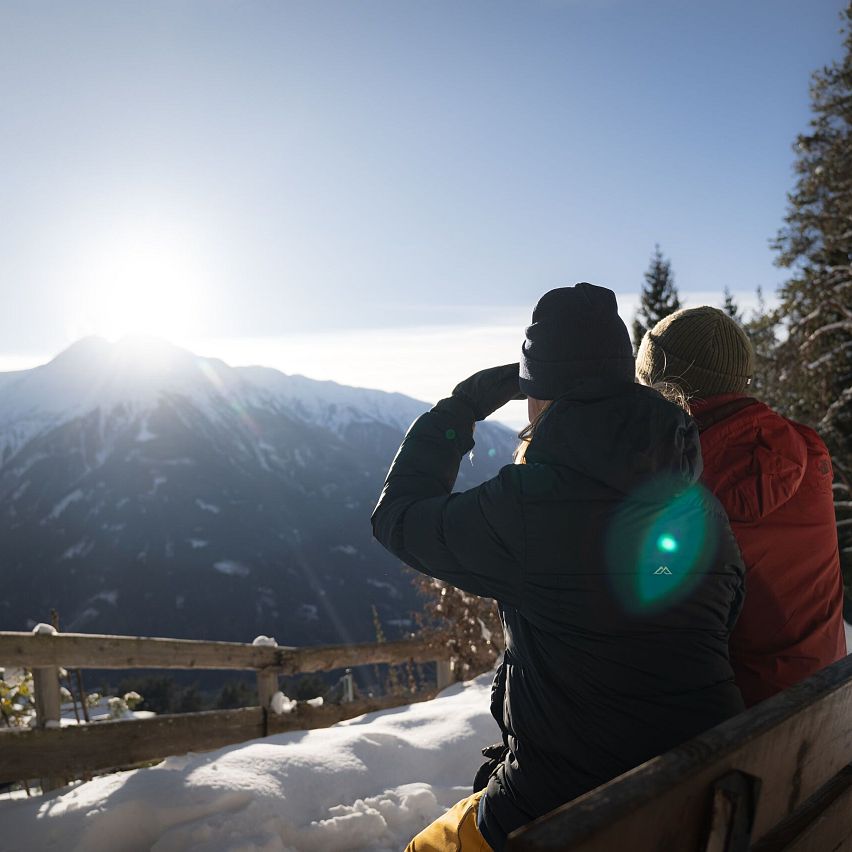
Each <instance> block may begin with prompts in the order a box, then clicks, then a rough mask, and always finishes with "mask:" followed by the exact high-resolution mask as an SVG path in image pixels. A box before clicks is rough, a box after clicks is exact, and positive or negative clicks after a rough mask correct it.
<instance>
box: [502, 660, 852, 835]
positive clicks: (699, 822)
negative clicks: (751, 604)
mask: <svg viewBox="0 0 852 852" xmlns="http://www.w3.org/2000/svg"><path fill="white" fill-rule="evenodd" d="M849 764H852V656H849V657H846V658H845V659H843V660H840V661H839V662H837V663H834V664H833V665H831V666H829V667H828V668H825V669H823V670H822V671H820V672H818V673H817V674H815V675H813V676H812V677H810V678H808V680H806V681H803V682H802V683H800V684H797V685H796V686H794V687H792V688H791V689H788V690H786V691H785V692H783V693H781V694H779V695H776V696H774V697H773V698H770V699H769V700H768V701H764V702H762V703H761V704H759V705H757V706H755V707H753V708H751V709H750V710H748V711H747V712H745V713H742V714H740V715H739V716H737V717H735V718H733V719H729V720H728V721H727V722H725V723H723V724H721V725H719V726H717V727H716V728H713V729H712V730H709V731H707V732H706V733H704V734H702V735H701V736H699V737H696V738H695V739H693V740H690V741H689V742H687V743H684V744H683V745H681V746H679V747H678V748H675V749H673V750H672V751H670V752H667V753H666V754H663V755H661V756H659V757H657V758H654V759H653V760H650V761H648V762H647V763H645V764H643V765H641V766H639V767H636V768H635V769H633V770H631V771H630V772H627V773H625V774H624V775H620V776H619V777H618V778H615V779H613V780H612V781H610V782H609V783H607V784H604V785H603V786H601V787H598V788H597V789H596V790H593V791H591V792H589V793H587V794H586V795H584V796H581V797H580V798H578V799H575V800H574V801H572V802H569V803H568V804H566V805H563V806H562V807H560V808H557V809H556V810H555V811H552V812H551V813H549V814H547V815H546V816H543V817H541V818H540V819H538V820H536V821H535V822H533V823H530V825H528V826H526V827H524V828H523V829H520V830H519V831H517V832H515V833H514V834H513V835H512V836H511V838H510V840H509V844H508V847H507V848H508V849H509V850H511V852H532V850H535V852H556V850H564V852H569V850H570V852H620V850H631V852H739V850H741V849H754V850H760V852H774V850H775V849H782V848H783V849H793V848H795V849H796V850H805V849H813V850H815V852H819V850H830V849H840V848H844V849H845V848H847V846H846V845H838V843H840V844H844V841H845V843H846V844H849V847H848V848H850V849H852V769H850V768H848V767H849ZM838 836H839V840H838ZM832 838H834V840H832ZM790 844H794V845H790Z"/></svg>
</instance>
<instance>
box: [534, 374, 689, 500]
mask: <svg viewBox="0 0 852 852" xmlns="http://www.w3.org/2000/svg"><path fill="white" fill-rule="evenodd" d="M525 458H526V460H527V461H528V462H531V463H535V462H542V463H547V464H556V465H564V466H566V467H569V468H571V469H572V470H574V471H576V472H578V473H581V474H583V475H584V476H587V477H589V478H590V479H593V480H596V481H598V482H601V483H603V484H604V485H606V486H608V487H610V488H613V489H615V490H616V491H618V492H620V493H622V494H632V493H635V492H636V490H637V489H640V488H642V487H643V486H646V485H650V484H652V483H655V482H659V483H665V486H664V487H665V490H667V491H668V490H673V491H679V490H683V489H685V488H688V487H689V486H690V485H692V484H693V483H694V482H696V481H697V480H698V479H699V477H700V476H701V472H702V469H703V465H702V460H701V444H700V438H699V434H698V427H697V425H696V424H695V422H694V421H693V420H692V418H691V417H690V416H689V415H688V414H686V412H685V411H683V409H681V408H679V407H678V406H676V405H674V404H673V403H671V402H669V401H668V400H666V399H664V398H663V397H662V396H661V395H660V394H659V393H658V392H657V391H655V390H653V389H652V388H649V387H646V386H644V385H638V384H632V383H629V384H628V383H626V382H608V381H603V380H596V379H587V380H584V381H581V382H578V383H577V385H576V386H575V387H574V388H572V390H571V391H569V392H568V393H566V394H565V395H564V396H561V397H560V398H559V399H557V400H554V402H553V403H552V404H551V405H550V407H549V408H548V409H547V410H546V411H545V413H544V415H543V416H542V418H541V420H539V422H538V425H537V426H536V429H535V433H534V435H533V437H532V440H531V441H530V445H529V447H528V448H527V451H526V455H525Z"/></svg>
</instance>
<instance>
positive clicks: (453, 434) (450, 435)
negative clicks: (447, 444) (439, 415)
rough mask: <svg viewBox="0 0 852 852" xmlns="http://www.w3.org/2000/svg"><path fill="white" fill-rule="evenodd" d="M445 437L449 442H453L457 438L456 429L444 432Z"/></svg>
mask: <svg viewBox="0 0 852 852" xmlns="http://www.w3.org/2000/svg"><path fill="white" fill-rule="evenodd" d="M444 436H445V437H446V439H447V440H448V441H452V440H453V439H454V438H455V437H456V430H455V429H447V431H446V432H444Z"/></svg>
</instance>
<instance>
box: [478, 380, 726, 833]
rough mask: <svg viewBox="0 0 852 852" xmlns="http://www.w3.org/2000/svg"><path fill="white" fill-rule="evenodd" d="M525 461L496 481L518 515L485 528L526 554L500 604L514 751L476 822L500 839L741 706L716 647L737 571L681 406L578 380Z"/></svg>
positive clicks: (542, 425)
mask: <svg viewBox="0 0 852 852" xmlns="http://www.w3.org/2000/svg"><path fill="white" fill-rule="evenodd" d="M675 438H677V440H675ZM525 461H526V463H525V464H524V465H518V466H516V467H515V468H514V469H511V470H510V471H509V472H508V474H506V476H507V477H510V478H511V479H512V480H513V487H512V491H513V493H514V495H516V499H517V515H516V518H515V519H514V520H513V521H510V520H509V519H508V518H503V519H498V518H496V517H494V518H493V520H494V521H495V523H499V527H498V529H499V530H500V537H501V539H504V540H506V539H509V540H511V541H513V542H516V543H517V545H518V550H519V551H521V552H522V553H523V557H522V562H521V563H520V564H519V565H518V568H517V570H518V572H519V574H520V576H521V583H520V585H519V587H518V590H517V595H516V596H515V597H514V599H513V600H509V601H503V602H502V611H503V618H504V623H505V625H506V637H507V646H506V653H505V658H504V666H503V669H502V671H501V674H500V678H501V680H502V681H503V684H502V686H501V688H500V692H501V693H503V692H504V691H505V692H506V693H508V696H509V698H508V699H507V700H506V706H505V707H500V708H499V711H500V712H499V715H498V719H503V723H504V726H505V728H506V733H507V734H508V737H509V746H510V749H511V751H512V754H513V755H514V758H515V759H514V760H510V761H506V762H505V763H504V764H503V766H502V767H501V768H500V770H499V771H498V772H497V774H496V775H495V776H494V777H493V778H492V779H491V781H490V783H489V786H488V790H487V792H488V797H487V799H486V802H485V805H484V806H483V812H482V813H483V819H484V820H485V823H486V825H488V823H489V820H490V821H493V823H496V826H495V828H497V829H499V832H500V833H504V834H508V833H509V832H511V831H512V830H514V829H515V828H517V827H518V826H520V825H523V824H524V823H525V822H527V821H529V820H530V819H531V818H533V817H535V816H538V815H540V814H544V813H546V812H548V811H550V810H552V809H553V808H555V807H557V806H558V805H560V804H563V803H564V802H566V801H569V800H570V799H572V798H575V797H576V796H578V795H581V794H582V793H584V792H586V791H587V790H590V789H592V788H594V787H596V786H598V785H599V784H602V783H604V782H606V781H608V780H609V779H611V778H613V777H615V776H616V775H619V774H621V773H622V772H624V771H626V770H628V769H630V768H632V767H634V766H636V765H638V764H640V763H642V762H644V761H645V760H648V759H650V758H652V757H654V756H656V755H658V754H662V753H663V752H665V751H667V750H668V749H670V748H673V747H674V746H676V745H678V744H679V743H681V742H683V741H685V740H687V739H689V738H691V737H692V736H695V735H697V734H699V733H701V732H702V731H704V730H706V729H708V728H710V727H713V726H714V725H716V724H718V723H719V722H721V721H723V720H724V719H727V718H729V717H730V716H733V715H735V714H736V713H738V712H739V711H740V710H741V709H742V706H743V705H742V700H741V698H740V695H739V692H738V691H737V689H736V687H735V686H734V685H733V672H732V670H731V667H730V664H729V661H728V647H727V642H728V630H729V628H730V626H731V625H732V623H733V621H734V620H735V618H736V614H737V612H738V608H739V603H740V600H741V590H742V566H741V564H740V562H739V554H738V551H737V548H736V545H735V543H734V542H733V539H732V536H731V533H730V530H729V529H728V524H727V521H726V519H725V517H724V512H723V511H722V509H721V507H720V506H719V504H718V502H717V501H716V500H715V499H714V498H713V497H712V496H711V495H710V494H709V493H708V492H707V491H706V490H705V489H704V488H702V487H701V486H700V485H698V484H697V483H696V481H695V480H696V479H697V476H698V474H699V473H700V455H699V452H698V435H697V432H696V430H695V428H694V426H692V424H690V423H689V421H688V418H686V417H685V416H684V414H683V412H682V411H680V410H679V409H678V408H677V407H676V406H674V405H672V404H671V403H669V402H667V401H666V400H664V399H662V398H661V397H660V396H659V395H658V394H657V393H656V392H655V391H652V390H649V389H647V388H642V387H641V386H638V385H619V386H610V387H603V388H595V386H594V383H592V384H591V386H590V387H589V386H587V387H579V388H577V389H576V390H575V391H574V392H573V393H570V394H568V395H567V396H566V397H563V398H561V399H560V400H558V401H556V402H555V403H553V405H551V406H550V408H549V410H548V411H547V412H546V413H545V415H544V417H543V418H542V420H541V421H540V422H539V424H538V426H537V428H536V431H535V434H534V435H533V437H532V440H531V442H530V445H529V448H528V449H527V450H526V453H525ZM496 833H498V831H497V830H495V831H492V832H490V835H493V834H496Z"/></svg>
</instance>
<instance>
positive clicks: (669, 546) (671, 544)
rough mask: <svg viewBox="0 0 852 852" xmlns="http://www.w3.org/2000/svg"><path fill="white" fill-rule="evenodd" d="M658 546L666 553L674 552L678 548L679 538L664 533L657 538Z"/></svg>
mask: <svg viewBox="0 0 852 852" xmlns="http://www.w3.org/2000/svg"><path fill="white" fill-rule="evenodd" d="M657 547H658V548H659V549H660V550H662V551H663V552H664V553H674V552H675V551H676V550H677V540H676V539H675V537H674V536H672V535H668V534H666V533H664V534H663V535H661V536H660V537H659V538H658V539H657Z"/></svg>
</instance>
